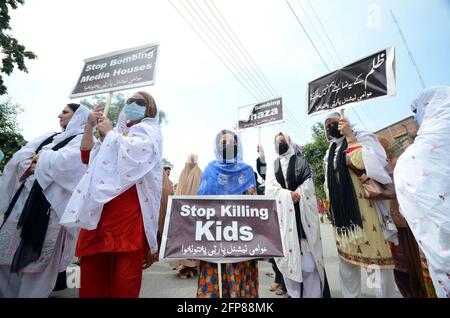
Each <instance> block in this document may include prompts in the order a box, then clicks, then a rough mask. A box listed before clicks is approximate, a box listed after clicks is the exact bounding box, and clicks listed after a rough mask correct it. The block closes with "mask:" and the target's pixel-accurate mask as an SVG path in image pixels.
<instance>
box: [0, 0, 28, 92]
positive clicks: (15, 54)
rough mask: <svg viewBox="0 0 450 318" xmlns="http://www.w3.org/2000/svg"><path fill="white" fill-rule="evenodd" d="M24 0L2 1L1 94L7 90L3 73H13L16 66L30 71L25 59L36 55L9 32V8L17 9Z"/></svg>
mask: <svg viewBox="0 0 450 318" xmlns="http://www.w3.org/2000/svg"><path fill="white" fill-rule="evenodd" d="M23 3H24V0H2V1H0V49H1V53H2V54H1V55H2V66H1V69H0V95H4V94H6V92H7V88H6V86H5V85H4V82H3V78H2V74H6V75H11V73H12V72H13V70H14V68H15V67H17V68H18V69H19V70H21V71H23V72H28V69H27V67H26V66H25V59H30V60H33V59H35V58H36V55H35V54H34V53H33V52H31V51H26V49H25V46H23V45H21V44H20V43H19V42H18V41H17V39H15V38H13V37H12V36H11V35H9V34H7V32H8V31H9V30H11V27H10V26H9V20H10V16H9V10H10V8H11V9H17V7H18V5H23Z"/></svg>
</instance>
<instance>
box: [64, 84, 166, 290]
mask: <svg viewBox="0 0 450 318" xmlns="http://www.w3.org/2000/svg"><path fill="white" fill-rule="evenodd" d="M99 116H100V113H99V112H98V111H97V112H92V113H91V115H90V117H89V122H88V125H86V130H85V133H84V136H83V142H82V145H81V150H82V155H83V157H84V158H83V160H84V161H87V162H89V167H88V170H87V172H86V174H85V175H84V176H83V178H82V179H81V181H80V183H79V184H78V185H77V187H76V191H74V193H73V195H72V197H71V199H70V201H69V203H68V205H67V208H66V210H65V213H64V215H63V217H62V220H61V224H62V225H64V226H66V227H68V228H82V229H83V230H82V231H81V233H80V238H79V240H78V245H77V250H76V255H77V256H79V257H81V262H80V263H81V288H80V297H139V292H140V287H141V281H142V262H143V260H144V257H147V254H148V253H147V250H148V248H150V256H149V258H148V259H147V260H148V262H150V261H151V260H152V259H153V256H154V255H155V254H156V253H157V251H158V244H157V231H158V217H159V206H160V199H161V187H162V157H161V155H162V135H161V131H160V125H159V114H158V110H157V107H156V104H155V101H154V99H153V97H152V96H151V95H150V94H148V93H145V92H138V93H135V94H134V95H132V96H131V98H129V99H128V100H127V103H126V105H125V107H124V108H123V110H122V111H121V113H120V115H119V120H118V124H117V127H116V128H115V129H114V130H112V126H111V123H110V122H109V121H108V120H107V119H104V118H99V123H98V124H97V130H98V131H99V134H100V135H101V136H102V137H103V141H98V142H96V143H95V144H94V143H93V141H92V130H93V126H95V125H96V121H97V118H98V117H99ZM89 153H90V155H89ZM152 255H153V256H152ZM147 265H148V263H147Z"/></svg>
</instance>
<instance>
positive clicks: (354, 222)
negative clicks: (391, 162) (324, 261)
mask: <svg viewBox="0 0 450 318" xmlns="http://www.w3.org/2000/svg"><path fill="white" fill-rule="evenodd" d="M336 147H337V144H336V143H332V144H331V147H330V149H329V151H328V162H327V182H328V191H329V194H330V203H331V211H332V213H333V218H334V222H335V226H336V230H337V232H338V234H339V235H340V234H342V233H344V231H345V230H351V229H354V227H355V226H359V227H360V228H362V227H363V226H362V221H361V214H360V211H359V205H358V199H357V197H356V193H355V188H354V187H353V183H352V179H351V177H350V172H349V169H348V167H347V152H346V149H347V140H346V139H345V138H344V140H343V142H342V145H341V147H340V148H339V151H338V153H337V158H336V164H337V167H336V171H337V173H336V171H335V169H334V157H335V153H336Z"/></svg>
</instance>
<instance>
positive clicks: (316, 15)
mask: <svg viewBox="0 0 450 318" xmlns="http://www.w3.org/2000/svg"><path fill="white" fill-rule="evenodd" d="M286 1H287V0H286ZM297 1H299V0H297ZM308 4H309V6H310V8H311V10H312V11H313V14H314V16H315V17H316V19H317V21H318V22H319V24H320V26H321V28H322V31H323V32H324V33H325V36H326V37H327V39H328V41H329V43H330V45H331V47H332V48H333V50H334V53H335V54H336V56H337V58H338V59H339V61H340V63H341V67H343V66H344V63H343V62H342V59H341V57H340V55H339V53H338V52H337V50H336V47H335V46H334V44H333V41H332V40H331V38H330V37H329V36H328V32H327V31H326V30H325V27H324V26H323V23H322V21H321V20H320V18H319V15H318V14H317V12H316V10H314V8H313V6H312V5H311V3H310V1H309V0H308ZM299 5H300V2H299ZM300 6H301V5H300ZM302 8H303V7H302ZM303 10H304V9H303ZM326 50H327V52H328V49H326ZM362 109H363V111H365V108H363V107H362ZM352 111H353V113H354V114H355V115H356V117H357V118H358V120H359V121H360V123H361V124H362V125H363V126H364V128H365V130H368V129H367V126H366V124H365V123H364V122H363V121H362V119H361V117H360V116H359V114H358V112H357V111H356V109H355V108H354V107H353V108H352ZM369 117H371V116H369ZM373 118H375V117H373Z"/></svg>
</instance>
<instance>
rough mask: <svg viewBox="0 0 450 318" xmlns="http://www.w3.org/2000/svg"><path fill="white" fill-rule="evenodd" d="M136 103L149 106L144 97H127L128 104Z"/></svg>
mask: <svg viewBox="0 0 450 318" xmlns="http://www.w3.org/2000/svg"><path fill="white" fill-rule="evenodd" d="M133 103H136V104H137V105H139V106H144V107H147V106H148V105H147V102H146V101H145V100H143V99H142V98H128V99H127V105H129V104H133Z"/></svg>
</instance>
